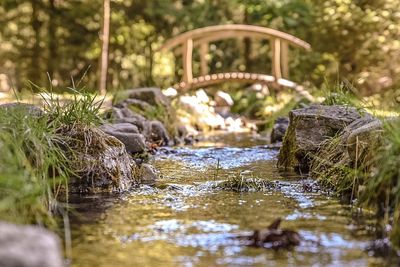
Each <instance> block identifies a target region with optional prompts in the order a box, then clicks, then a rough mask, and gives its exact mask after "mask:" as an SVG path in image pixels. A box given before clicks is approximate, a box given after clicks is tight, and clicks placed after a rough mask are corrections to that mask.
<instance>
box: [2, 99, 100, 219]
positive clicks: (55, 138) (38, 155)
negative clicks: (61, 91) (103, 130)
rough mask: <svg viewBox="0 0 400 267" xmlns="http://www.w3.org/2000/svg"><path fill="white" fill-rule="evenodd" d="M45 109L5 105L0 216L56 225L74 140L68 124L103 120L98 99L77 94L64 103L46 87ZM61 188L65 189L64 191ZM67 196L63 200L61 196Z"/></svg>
mask: <svg viewBox="0 0 400 267" xmlns="http://www.w3.org/2000/svg"><path fill="white" fill-rule="evenodd" d="M44 93H46V94H47V96H48V98H47V99H46V101H45V105H44V110H45V111H46V112H44V113H43V114H42V112H40V114H39V112H33V111H31V110H30V109H29V108H28V107H29V106H26V105H24V104H19V105H16V106H15V107H12V108H11V107H10V108H5V107H2V108H1V109H0V129H1V131H0V148H1V151H2V153H1V154H0V218H1V219H3V220H8V221H14V222H18V223H37V224H46V225H47V226H55V221H54V219H53V217H52V214H53V213H54V212H57V211H58V210H59V209H60V208H61V206H60V205H59V201H61V202H66V201H67V197H68V193H67V192H68V179H69V178H70V177H71V176H73V175H74V174H75V169H74V168H73V165H71V162H72V161H73V159H74V151H73V150H72V149H71V148H70V145H69V144H71V143H74V140H72V139H71V138H70V137H69V136H68V135H65V132H63V129H64V128H65V127H66V126H68V127H70V128H74V127H79V126H80V125H85V127H91V126H92V125H94V124H95V123H98V111H99V109H98V108H99V102H96V101H94V100H93V97H90V96H89V95H86V94H83V95H80V94H79V92H78V91H76V93H78V95H76V96H75V97H74V98H73V99H72V101H69V102H66V103H63V102H62V101H60V100H59V99H58V98H55V97H54V95H53V94H52V93H51V92H44ZM61 193H62V194H61ZM61 196H63V197H64V199H63V198H62V197H61Z"/></svg>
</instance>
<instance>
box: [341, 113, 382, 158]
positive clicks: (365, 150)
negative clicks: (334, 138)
mask: <svg viewBox="0 0 400 267" xmlns="http://www.w3.org/2000/svg"><path fill="white" fill-rule="evenodd" d="M382 132H383V124H382V122H381V121H380V120H378V119H376V118H374V117H372V116H365V117H363V118H360V119H358V120H355V121H354V122H353V123H351V124H349V125H348V126H346V127H345V128H344V129H343V131H342V133H341V135H342V137H341V138H342V140H341V142H342V144H343V146H344V147H346V148H347V153H348V156H349V159H350V161H351V163H355V162H356V161H358V160H359V157H361V156H365V155H367V154H369V151H372V150H373V149H375V148H376V146H378V145H379V144H380V143H381V141H382Z"/></svg>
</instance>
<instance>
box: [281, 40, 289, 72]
mask: <svg viewBox="0 0 400 267" xmlns="http://www.w3.org/2000/svg"><path fill="white" fill-rule="evenodd" d="M281 50H282V51H281V52H282V55H281V56H282V76H283V78H285V79H289V44H288V42H287V41H282V42H281Z"/></svg>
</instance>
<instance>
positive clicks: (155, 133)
mask: <svg viewBox="0 0 400 267" xmlns="http://www.w3.org/2000/svg"><path fill="white" fill-rule="evenodd" d="M149 125H150V132H149V136H148V139H150V141H152V142H155V143H157V144H159V145H168V142H169V136H168V132H167V130H166V129H165V127H164V125H163V124H162V123H161V122H160V121H156V120H154V121H150V122H149Z"/></svg>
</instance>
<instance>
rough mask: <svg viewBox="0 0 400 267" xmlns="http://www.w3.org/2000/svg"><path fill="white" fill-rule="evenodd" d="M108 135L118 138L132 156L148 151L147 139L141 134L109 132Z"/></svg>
mask: <svg viewBox="0 0 400 267" xmlns="http://www.w3.org/2000/svg"><path fill="white" fill-rule="evenodd" d="M107 134H109V135H111V136H113V137H115V138H117V139H118V140H119V141H121V142H122V143H123V144H124V145H125V148H126V151H127V152H128V153H131V154H140V153H143V152H145V151H146V139H145V138H144V136H143V135H142V134H140V133H130V132H117V131H109V132H107Z"/></svg>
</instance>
